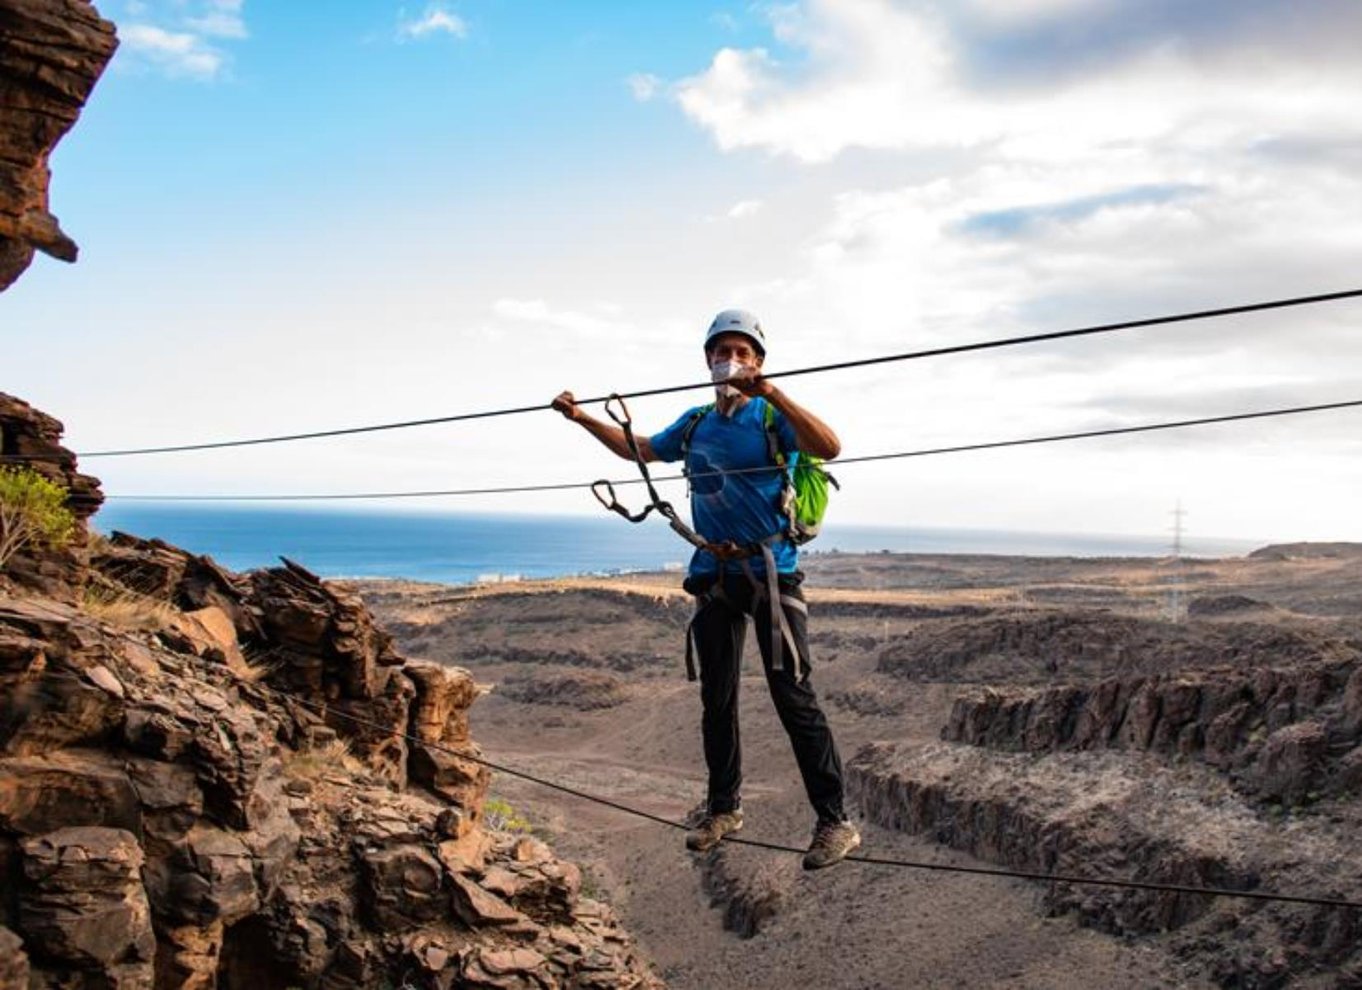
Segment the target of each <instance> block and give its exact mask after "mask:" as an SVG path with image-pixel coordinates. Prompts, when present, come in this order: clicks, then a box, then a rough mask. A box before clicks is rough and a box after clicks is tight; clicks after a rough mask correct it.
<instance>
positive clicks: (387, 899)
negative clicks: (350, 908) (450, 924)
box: [360, 845, 449, 933]
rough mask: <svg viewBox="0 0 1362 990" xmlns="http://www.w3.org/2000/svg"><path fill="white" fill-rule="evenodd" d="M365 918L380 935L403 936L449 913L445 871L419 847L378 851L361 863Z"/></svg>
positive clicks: (370, 853)
mask: <svg viewBox="0 0 1362 990" xmlns="http://www.w3.org/2000/svg"><path fill="white" fill-rule="evenodd" d="M360 864H361V867H362V869H361V875H362V881H363V890H364V906H365V915H366V917H367V919H368V922H369V924H370V925H371V926H372V927H373V928H374V929H375V930H376V931H380V932H389V933H392V932H403V931H407V930H409V929H411V928H414V927H416V926H418V925H422V924H426V923H428V922H431V921H434V920H435V919H436V918H439V917H442V916H444V915H446V914H447V913H448V910H449V908H448V902H447V900H446V898H445V894H444V871H443V870H442V869H441V867H440V863H439V861H438V860H436V858H435V857H434V856H432V855H431V854H430V853H428V852H426V851H425V850H424V849H422V848H420V847H419V846H405V845H404V846H396V847H394V848H389V849H375V850H371V851H370V852H368V853H367V854H366V855H364V857H363V858H362V859H361V860H360Z"/></svg>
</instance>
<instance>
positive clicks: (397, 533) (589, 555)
mask: <svg viewBox="0 0 1362 990" xmlns="http://www.w3.org/2000/svg"><path fill="white" fill-rule="evenodd" d="M94 526H95V529H97V530H98V531H99V532H102V533H104V534H106V535H108V534H110V533H112V532H113V531H115V530H122V531H124V532H127V533H133V534H135V535H137V536H141V537H147V538H150V537H159V538H161V539H163V540H166V541H167V542H169V543H173V544H175V545H176V546H179V547H183V548H184V549H186V550H190V551H192V552H194V553H200V554H208V555H209V556H211V557H213V558H214V559H215V560H217V561H218V562H219V563H221V564H223V565H225V566H226V567H228V568H230V569H232V570H237V571H243V570H249V569H251V568H255V567H269V566H274V565H276V564H278V562H279V558H280V557H281V556H284V557H288V558H289V559H291V560H294V561H296V562H298V563H300V564H302V565H303V566H304V567H307V568H308V569H309V570H312V571H314V572H316V573H318V574H320V575H322V576H323V577H343V578H361V577H374V578H409V579H411V580H416V581H435V582H439V583H442V584H467V583H471V582H476V581H492V580H509V579H514V578H522V577H523V578H547V577H566V576H571V575H579V574H618V573H626V572H630V571H656V570H666V569H675V570H680V569H681V568H682V566H683V565H684V563H685V561H686V560H688V559H689V557H690V547H689V546H688V545H687V544H685V543H683V542H682V541H681V539H680V538H679V537H677V536H676V535H675V534H673V533H672V532H671V530H670V529H668V528H667V526H666V524H665V523H663V522H662V521H661V520H658V519H654V518H649V519H647V520H645V521H644V522H643V523H641V524H639V525H635V526H631V525H629V524H628V523H626V522H624V521H623V520H621V519H619V518H617V517H614V516H605V515H602V516H601V517H599V518H592V517H580V516H522V515H485V514H469V513H452V512H451V513H439V512H427V511H420V512H400V511H355V510H353V509H348V510H347V509H332V508H329V507H324V508H302V507H291V506H290V507H285V508H278V507H261V506H258V505H242V504H226V505H223V504H211V505H205V504H178V505H167V504H156V503H150V502H147V503H143V502H109V503H107V504H106V505H105V506H104V507H103V508H102V509H101V510H100V512H99V514H98V515H97V516H95V518H94ZM1256 545H1257V544H1254V543H1250V542H1247V541H1243V540H1190V541H1187V545H1186V548H1185V551H1184V552H1186V553H1187V554H1188V555H1203V556H1221V555H1234V554H1242V553H1246V552H1247V551H1249V550H1252V549H1253V548H1254V547H1255V546H1256ZM815 548H816V549H817V551H819V552H823V551H830V550H841V551H848V552H850V551H855V552H874V551H879V550H890V551H898V552H912V553H992V554H1017V555H1028V556H1083V557H1108V556H1163V555H1165V554H1167V553H1168V552H1169V551H1168V540H1167V539H1166V538H1159V537H1149V538H1144V537H1138V536H1093V535H1074V534H1069V535H1065V534H1056V533H1019V532H1005V531H992V530H970V529H907V528H893V527H869V526H834V525H828V526H827V527H826V528H825V529H824V531H823V533H822V535H820V536H819V538H818V542H817V543H815V544H813V545H812V546H811V547H810V549H811V550H813V549H815Z"/></svg>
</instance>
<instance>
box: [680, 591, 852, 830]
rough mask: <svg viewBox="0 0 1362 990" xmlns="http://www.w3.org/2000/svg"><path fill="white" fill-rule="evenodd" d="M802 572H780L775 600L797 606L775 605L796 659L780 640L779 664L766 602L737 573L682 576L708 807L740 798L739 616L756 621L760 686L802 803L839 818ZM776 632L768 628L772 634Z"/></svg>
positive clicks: (836, 764)
mask: <svg viewBox="0 0 1362 990" xmlns="http://www.w3.org/2000/svg"><path fill="white" fill-rule="evenodd" d="M802 580H803V577H802V575H798V574H795V575H781V578H780V592H781V597H782V598H789V599H793V600H794V601H796V602H798V603H799V604H798V605H792V604H782V608H783V609H784V611H785V617H786V620H787V621H788V622H789V625H790V632H791V633H792V635H793V639H794V647H795V649H796V650H797V652H798V654H799V655H798V657H795V656H791V655H790V653H791V649H790V647H789V646H788V645H787V646H786V647H785V649H784V656H783V662H782V667H783V669H781V670H774V669H772V666H771V632H772V630H771V606H770V603H769V602H768V601H767V600H766V597H765V596H764V595H762V596H760V597H758V593H757V591H756V589H754V588H753V587H752V583H751V582H750V581H749V580H748V579H747V577H746V575H744V574H741V573H739V574H728V575H725V577H724V579H723V580H722V582H721V583H718V584H716V583H713V582H708V581H703V580H701V581H697V580H696V579H689V580H687V582H686V590H688V591H690V592H691V593H692V594H694V595H696V597H697V606H698V610H697V612H696V614H695V621H694V624H693V626H692V629H693V631H694V635H695V646H696V650H697V651H698V653H699V657H700V699H701V703H702V705H703V709H704V714H703V718H702V721H701V734H702V736H703V738H704V745H705V763H706V764H707V765H708V767H709V810H710V811H711V812H715V813H717V812H722V811H732V810H733V809H735V808H737V807H738V805H739V803H740V796H739V792H740V790H741V787H742V746H741V743H740V739H739V732H738V685H739V683H740V678H739V673H740V670H741V668H742V651H743V642H744V640H745V639H746V636H747V618H748V616H749V615H751V616H753V617H754V618H755V620H756V626H757V642H758V644H760V647H761V658H762V668H763V670H765V672H766V684H767V686H768V687H769V688H770V690H771V698H772V700H773V701H774V702H775V705H776V713H777V714H778V715H779V716H780V722H781V724H782V725H783V726H784V727H785V732H786V734H787V735H789V737H790V744H791V746H792V747H793V748H794V755H795V761H796V762H797V763H798V764H799V773H800V775H801V776H802V777H803V778H804V789H805V791H806V792H807V793H808V795H809V803H810V804H812V805H813V808H814V811H816V812H817V813H818V817H819V819H821V820H832V821H840V820H841V819H843V818H845V817H846V815H845V813H844V811H843V808H842V794H843V790H842V761H841V758H840V757H839V756H838V755H837V746H836V744H835V743H834V742H833V740H832V730H831V729H829V728H828V720H827V718H826V717H825V716H824V715H823V711H822V709H821V708H819V707H818V696H817V695H816V694H814V691H813V686H812V685H811V684H810V683H809V677H808V666H809V641H808V618H807V614H806V612H805V610H804V608H803V603H804V593H803V591H802V590H801V589H800V587H799V584H800V582H801V581H802ZM780 634H781V633H780V630H779V628H777V629H776V630H775V635H777V636H779V635H780Z"/></svg>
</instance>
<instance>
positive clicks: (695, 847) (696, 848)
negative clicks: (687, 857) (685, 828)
mask: <svg viewBox="0 0 1362 990" xmlns="http://www.w3.org/2000/svg"><path fill="white" fill-rule="evenodd" d="M741 831H742V824H741V823H739V824H738V827H737V828H731V829H729V830H728V831H727V832H725V833H724V835H732V834H733V833H734V832H741ZM723 841H724V836H723V835H721V836H719V838H717V839H715V840H714V841H713V842H709V843H705V844H703V845H702V844H701V843H698V842H696V843H694V844H692V843H691V840H690V837H689V836H687V837H686V848H687V849H689V850H690V851H691V852H697V853H703V852H709V851H710V850H711V849H713V848H714V847H715V846H717V845H718V844H719V843H720V842H723Z"/></svg>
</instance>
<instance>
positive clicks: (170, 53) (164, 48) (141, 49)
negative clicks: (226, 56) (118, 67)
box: [119, 24, 223, 79]
mask: <svg viewBox="0 0 1362 990" xmlns="http://www.w3.org/2000/svg"><path fill="white" fill-rule="evenodd" d="M119 39H120V40H121V41H122V45H123V48H124V49H125V50H126V51H128V52H129V53H131V54H132V55H134V56H136V57H138V58H139V59H140V60H141V61H143V62H145V63H146V64H148V65H152V66H155V67H157V68H159V69H161V70H163V71H164V72H165V73H166V74H167V75H170V76H189V77H192V78H196V79H212V78H213V77H214V76H216V75H217V74H218V72H219V71H220V70H221V69H222V66H223V56H222V54H221V53H220V52H217V51H214V50H213V49H212V48H211V47H209V46H207V45H206V44H205V43H204V41H203V39H202V38H201V37H200V36H199V35H197V34H193V33H190V32H187V31H167V30H166V29H164V28H160V27H156V26H155V25H153V24H127V25H124V26H123V27H122V28H121V29H120V30H119Z"/></svg>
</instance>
